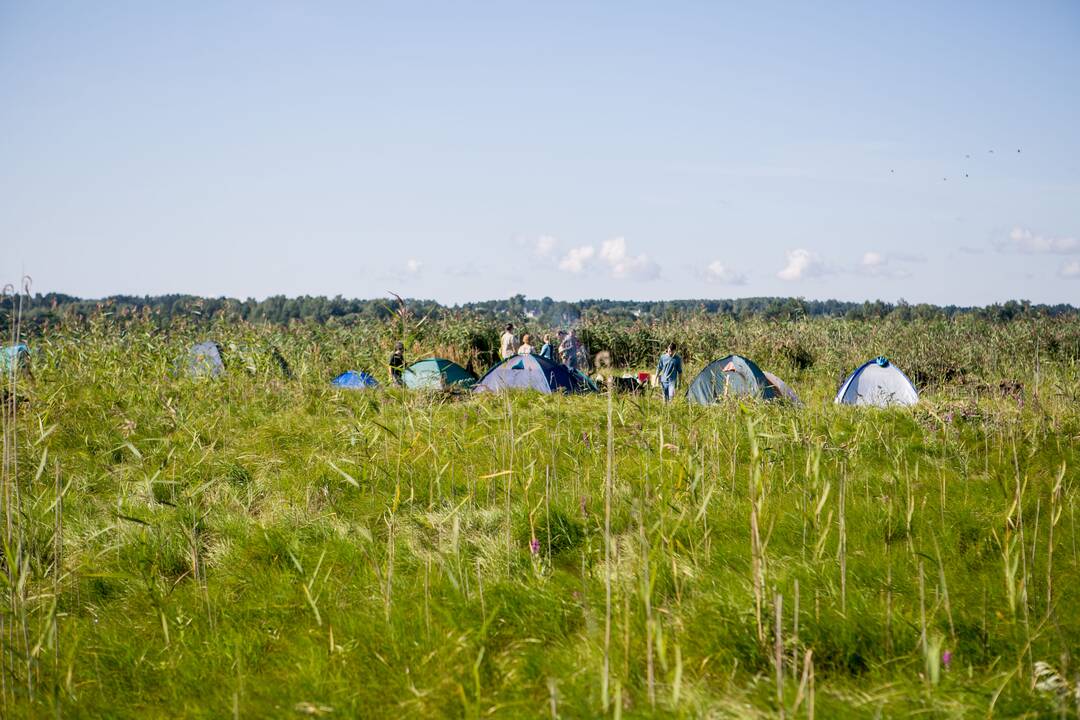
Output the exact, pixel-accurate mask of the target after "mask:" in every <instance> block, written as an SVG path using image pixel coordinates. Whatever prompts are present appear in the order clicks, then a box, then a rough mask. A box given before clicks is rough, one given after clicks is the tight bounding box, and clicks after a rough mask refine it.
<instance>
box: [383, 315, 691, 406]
mask: <svg viewBox="0 0 1080 720" xmlns="http://www.w3.org/2000/svg"><path fill="white" fill-rule="evenodd" d="M676 350H677V348H676V347H675V343H674V342H671V343H668V346H667V348H666V349H665V350H664V352H663V354H661V355H660V360H659V361H658V362H657V365H656V379H657V382H658V383H659V385H660V390H661V391H662V392H663V395H664V402H671V401H672V400H674V399H675V391H676V389H677V388H678V386H679V380H680V379H681V378H682V372H683V364H682V358H681V357H679V354H678V352H676ZM514 355H538V356H540V357H542V358H545V359H547V360H550V361H551V362H555V363H561V364H563V365H565V366H566V367H568V368H570V370H581V369H584V368H587V365H588V352H587V351H586V350H585V346H584V345H583V344H582V343H581V341H580V340H579V339H578V337H577V335H576V334H575V332H574V331H573V329H571V330H559V331H558V333H556V335H555V342H554V343H552V338H551V335H550V334H545V335H544V344H543V345H541V346H540V350H539V352H538V351H537V350H536V348H535V347H534V346H533V344H532V336H531V335H529V333H525V334H524V335H522V336H521V339H520V341H519V340H518V337H517V335H515V334H514V324H513V323H507V324H506V329H505V330H504V331H503V334H502V337H501V338H500V339H499V357H500V358H502V359H503V360H505V359H506V358H509V357H513V356H514ZM388 365H389V366H390V381H391V382H392V383H393V384H394V385H399V386H400V385H403V384H404V381H403V376H404V373H405V345H404V344H402V343H400V342H397V343H394V352H393V353H391V355H390V360H389V363H388ZM583 366H584V367H583Z"/></svg>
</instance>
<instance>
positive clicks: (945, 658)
mask: <svg viewBox="0 0 1080 720" xmlns="http://www.w3.org/2000/svg"><path fill="white" fill-rule="evenodd" d="M941 664H942V665H944V666H945V669H946V670H948V669H949V665H951V664H952V651H950V650H946V651H945V652H943V653H941Z"/></svg>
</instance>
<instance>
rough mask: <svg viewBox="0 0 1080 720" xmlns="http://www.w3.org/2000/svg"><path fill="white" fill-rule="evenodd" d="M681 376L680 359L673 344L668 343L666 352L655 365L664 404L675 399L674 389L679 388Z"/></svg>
mask: <svg viewBox="0 0 1080 720" xmlns="http://www.w3.org/2000/svg"><path fill="white" fill-rule="evenodd" d="M681 375H682V358H681V357H679V356H678V355H677V354H676V352H675V343H673V342H672V343H668V346H667V350H665V351H664V354H662V355H661V356H660V362H659V363H657V365H656V379H657V380H659V381H660V389H661V390H662V391H663V393H664V402H671V401H672V400H674V399H675V388H677V387H678V386H679V377H680V376H681Z"/></svg>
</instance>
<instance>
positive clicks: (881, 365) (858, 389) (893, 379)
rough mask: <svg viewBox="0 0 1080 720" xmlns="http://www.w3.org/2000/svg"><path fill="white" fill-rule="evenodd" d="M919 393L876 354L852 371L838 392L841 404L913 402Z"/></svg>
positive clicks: (905, 376)
mask: <svg viewBox="0 0 1080 720" xmlns="http://www.w3.org/2000/svg"><path fill="white" fill-rule="evenodd" d="M917 402H919V392H918V391H917V390H916V389H915V386H914V385H913V384H912V383H911V380H908V376H907V375H905V374H904V373H903V372H902V371H901V370H900V368H898V367H896V366H895V365H893V364H892V363H890V362H889V360H888V358H885V357H876V358H874V359H873V360H871V361H870V362H868V363H864V364H863V365H862V366H860V367H859V369H858V370H856V371H855V372H853V373H851V375H849V376H848V378H847V380H845V381H844V384H843V385H841V386H840V391H839V392H838V393H836V403H837V404H838V405H873V406H874V407H888V406H890V405H914V404H915V403H917Z"/></svg>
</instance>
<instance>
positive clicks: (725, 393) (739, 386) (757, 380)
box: [686, 355, 783, 405]
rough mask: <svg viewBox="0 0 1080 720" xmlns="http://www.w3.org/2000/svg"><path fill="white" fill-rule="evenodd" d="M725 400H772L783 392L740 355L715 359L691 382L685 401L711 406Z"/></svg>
mask: <svg viewBox="0 0 1080 720" xmlns="http://www.w3.org/2000/svg"><path fill="white" fill-rule="evenodd" d="M725 397H757V398H762V399H763V400H775V399H778V398H782V397H783V393H782V392H781V391H780V390H779V389H778V388H777V387H776V386H775V385H774V384H773V383H772V382H770V381H769V378H768V377H766V376H765V373H763V372H762V371H761V368H759V367H758V366H757V364H756V363H755V362H754V361H753V360H750V359H749V358H745V357H743V356H742V355H728V356H727V357H724V358H720V359H719V360H714V361H713V362H711V363H709V364H708V365H707V366H706V367H705V369H704V370H702V371H701V372H699V373H698V374H697V377H695V378H694V379H693V380H692V381H691V382H690V387H689V388H687V391H686V399H687V400H689V401H690V402H695V403H699V404H701V405H711V404H713V403H715V402H719V401H720V400H721V399H723V398H725Z"/></svg>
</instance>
